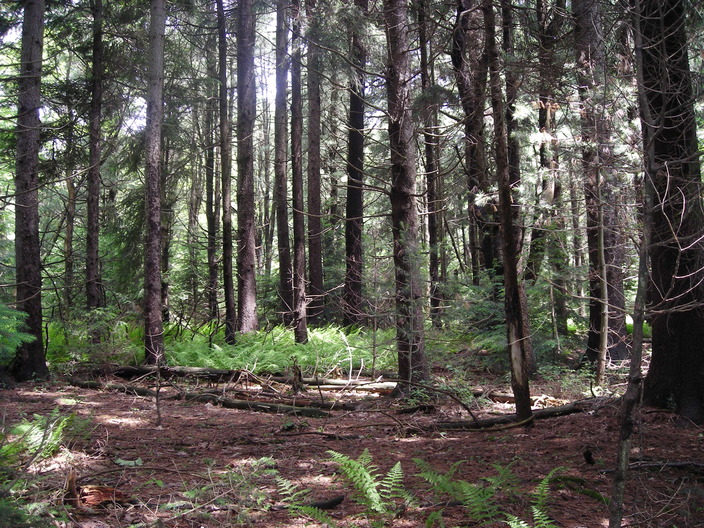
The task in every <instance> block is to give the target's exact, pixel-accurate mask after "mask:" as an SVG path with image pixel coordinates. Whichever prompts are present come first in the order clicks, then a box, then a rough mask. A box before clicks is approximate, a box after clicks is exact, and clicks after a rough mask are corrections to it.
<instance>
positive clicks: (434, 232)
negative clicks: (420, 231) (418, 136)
mask: <svg viewBox="0 0 704 528" xmlns="http://www.w3.org/2000/svg"><path fill="white" fill-rule="evenodd" d="M426 4H427V2H426V0H422V1H421V2H420V3H419V4H418V8H417V9H418V13H417V14H418V38H419V40H420V76H421V89H422V90H423V92H424V93H430V91H431V89H432V87H433V85H434V83H435V79H434V74H433V71H434V63H433V62H432V61H431V60H430V58H431V57H432V56H433V55H432V52H433V48H432V42H431V41H430V39H429V38H428V29H429V27H430V23H429V22H428V19H427V13H426V8H427V5H426ZM437 115H438V107H437V105H435V104H429V105H428V107H427V108H426V109H425V111H424V115H423V121H424V124H423V146H424V154H425V180H426V189H427V209H428V216H427V218H428V246H429V259H428V275H429V279H430V318H431V320H432V323H433V326H435V327H437V328H439V327H441V326H442V320H441V315H442V310H441V305H442V286H441V282H440V245H441V244H442V232H443V231H442V225H443V222H442V216H443V206H442V204H443V198H442V193H441V181H440V169H439V134H438V127H437V121H438V118H437Z"/></svg>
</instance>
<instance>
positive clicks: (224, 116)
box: [216, 0, 237, 344]
mask: <svg viewBox="0 0 704 528" xmlns="http://www.w3.org/2000/svg"><path fill="white" fill-rule="evenodd" d="M216 8H217V18H218V79H219V81H220V92H219V96H218V101H219V109H220V177H221V179H222V288H223V295H224V297H225V341H226V342H227V343H230V344H232V343H234V342H235V329H236V327H237V312H236V307H235V279H234V277H233V269H234V268H233V255H232V252H233V242H232V142H231V136H232V133H231V127H230V115H229V108H228V104H227V103H228V97H227V96H228V94H227V21H226V19H225V9H224V7H223V0H216Z"/></svg>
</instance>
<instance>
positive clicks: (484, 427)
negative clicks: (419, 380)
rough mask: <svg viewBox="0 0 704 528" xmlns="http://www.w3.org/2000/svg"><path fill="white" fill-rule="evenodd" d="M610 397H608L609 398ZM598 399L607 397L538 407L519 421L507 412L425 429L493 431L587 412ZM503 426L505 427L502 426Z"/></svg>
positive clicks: (436, 424) (435, 425)
mask: <svg viewBox="0 0 704 528" xmlns="http://www.w3.org/2000/svg"><path fill="white" fill-rule="evenodd" d="M607 399H608V398H607ZM598 400H605V398H593V399H590V400H582V401H578V402H572V403H568V404H565V405H560V406H558V407H548V408H545V409H536V410H534V411H533V415H532V417H531V418H530V419H528V420H523V421H519V420H518V418H517V416H516V415H515V414H505V415H502V416H496V417H493V418H484V419H482V420H472V421H469V420H459V421H451V422H449V421H448V422H437V423H435V424H433V425H431V426H428V427H426V428H425V430H431V431H432V430H436V431H437V430H441V431H492V430H494V431H495V430H496V428H497V427H498V428H499V429H504V428H507V427H516V426H519V425H522V424H524V423H525V424H526V425H527V424H528V423H531V422H532V421H533V420H540V419H544V418H555V417H557V416H565V415H568V414H574V413H579V412H585V407H586V406H587V405H588V404H592V405H593V404H595V403H598ZM501 426H503V427H501Z"/></svg>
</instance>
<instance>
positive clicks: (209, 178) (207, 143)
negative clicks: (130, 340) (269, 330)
mask: <svg viewBox="0 0 704 528" xmlns="http://www.w3.org/2000/svg"><path fill="white" fill-rule="evenodd" d="M209 59H210V54H208V56H207V60H208V72H209V76H210V78H215V76H216V72H215V67H214V65H212V66H211V64H212V63H211V61H210V60H209ZM208 95H211V94H208ZM215 99H216V98H215V97H208V98H207V101H206V103H205V119H204V122H205V123H204V129H205V130H204V131H203V136H204V137H203V141H204V150H205V194H206V196H205V216H206V223H207V239H208V242H207V259H208V315H209V317H210V320H211V321H217V320H218V319H219V310H218V275H219V270H218V252H217V247H216V245H217V238H218V226H219V225H220V215H219V211H220V185H219V182H218V181H217V179H216V178H215V139H214V135H213V123H214V116H215Z"/></svg>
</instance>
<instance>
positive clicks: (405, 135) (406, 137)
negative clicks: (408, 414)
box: [384, 0, 428, 393]
mask: <svg viewBox="0 0 704 528" xmlns="http://www.w3.org/2000/svg"><path fill="white" fill-rule="evenodd" d="M384 21H385V26H386V41H387V45H388V62H387V76H386V88H387V95H388V127H389V145H390V148H391V192H390V199H391V224H392V231H393V242H394V244H393V256H394V269H395V279H396V287H395V290H396V345H397V349H398V374H399V378H400V379H401V380H403V381H402V382H400V383H399V392H401V393H407V392H409V391H410V389H411V388H412V386H411V384H410V383H404V382H406V381H407V382H413V383H418V382H422V381H424V380H425V379H427V377H428V364H427V361H426V358H425V339H424V329H423V322H424V315H423V293H422V292H423V281H422V279H421V277H420V269H419V266H420V253H419V247H418V228H419V225H418V211H417V204H416V169H415V150H414V149H415V143H414V135H413V132H414V130H413V120H412V115H411V101H410V80H411V79H410V77H411V72H410V57H409V56H410V53H411V51H410V46H409V28H408V24H409V21H408V2H407V0H385V2H384Z"/></svg>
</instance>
